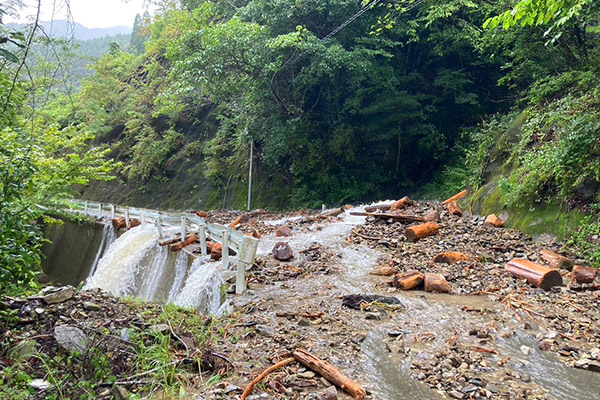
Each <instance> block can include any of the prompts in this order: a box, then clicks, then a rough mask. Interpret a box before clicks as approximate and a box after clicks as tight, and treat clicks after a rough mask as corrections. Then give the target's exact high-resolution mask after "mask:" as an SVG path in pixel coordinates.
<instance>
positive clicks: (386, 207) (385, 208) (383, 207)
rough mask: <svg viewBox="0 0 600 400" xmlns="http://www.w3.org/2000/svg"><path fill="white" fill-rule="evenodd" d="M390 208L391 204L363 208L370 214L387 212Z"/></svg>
mask: <svg viewBox="0 0 600 400" xmlns="http://www.w3.org/2000/svg"><path fill="white" fill-rule="evenodd" d="M391 207H392V205H391V204H380V205H377V206H368V207H365V212H368V213H372V212H375V211H388V210H389V209H390V208H391Z"/></svg>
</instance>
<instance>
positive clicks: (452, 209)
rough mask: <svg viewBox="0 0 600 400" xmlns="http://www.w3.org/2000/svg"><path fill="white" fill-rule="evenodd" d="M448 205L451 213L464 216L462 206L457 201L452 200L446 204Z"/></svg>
mask: <svg viewBox="0 0 600 400" xmlns="http://www.w3.org/2000/svg"><path fill="white" fill-rule="evenodd" d="M446 207H447V208H448V212H449V213H450V215H456V216H459V217H462V215H463V212H462V208H460V206H459V205H458V203H457V202H455V201H452V202H450V203H448V204H447V205H446Z"/></svg>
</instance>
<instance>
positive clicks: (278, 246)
mask: <svg viewBox="0 0 600 400" xmlns="http://www.w3.org/2000/svg"><path fill="white" fill-rule="evenodd" d="M271 252H272V253H273V257H275V258H276V259H277V260H280V261H288V260H291V259H292V258H293V257H294V252H293V251H292V248H291V247H290V245H289V244H287V243H285V242H277V243H275V247H273V250H272V251H271Z"/></svg>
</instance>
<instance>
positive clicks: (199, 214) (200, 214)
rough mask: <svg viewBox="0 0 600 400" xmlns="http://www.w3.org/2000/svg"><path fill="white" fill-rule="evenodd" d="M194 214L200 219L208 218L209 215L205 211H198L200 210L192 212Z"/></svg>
mask: <svg viewBox="0 0 600 400" xmlns="http://www.w3.org/2000/svg"><path fill="white" fill-rule="evenodd" d="M194 214H196V215H197V216H199V217H200V218H208V217H209V215H210V214H209V213H207V212H206V211H200V210H196V211H194Z"/></svg>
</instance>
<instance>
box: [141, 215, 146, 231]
mask: <svg viewBox="0 0 600 400" xmlns="http://www.w3.org/2000/svg"><path fill="white" fill-rule="evenodd" d="M145 227H146V214H144V213H142V229H144V228H145Z"/></svg>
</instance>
